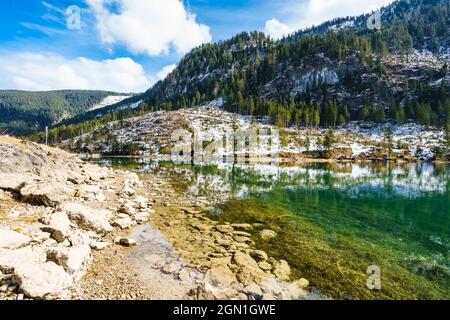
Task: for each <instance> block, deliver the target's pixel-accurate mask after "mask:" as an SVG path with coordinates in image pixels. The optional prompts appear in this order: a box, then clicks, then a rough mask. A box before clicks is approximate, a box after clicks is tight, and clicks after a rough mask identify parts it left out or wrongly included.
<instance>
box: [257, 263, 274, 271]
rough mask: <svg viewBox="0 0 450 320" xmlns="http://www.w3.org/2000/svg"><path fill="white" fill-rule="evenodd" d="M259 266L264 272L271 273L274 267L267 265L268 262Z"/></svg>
mask: <svg viewBox="0 0 450 320" xmlns="http://www.w3.org/2000/svg"><path fill="white" fill-rule="evenodd" d="M258 266H259V267H260V268H261V270H263V271H271V270H272V265H271V264H270V263H267V262H260V263H258Z"/></svg>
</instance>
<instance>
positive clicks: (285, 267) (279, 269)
mask: <svg viewBox="0 0 450 320" xmlns="http://www.w3.org/2000/svg"><path fill="white" fill-rule="evenodd" d="M273 274H274V275H275V276H276V277H277V278H278V279H280V280H282V281H288V280H289V278H290V276H291V268H290V267H289V264H288V263H287V261H285V260H280V261H278V262H277V263H276V264H275V265H274V268H273Z"/></svg>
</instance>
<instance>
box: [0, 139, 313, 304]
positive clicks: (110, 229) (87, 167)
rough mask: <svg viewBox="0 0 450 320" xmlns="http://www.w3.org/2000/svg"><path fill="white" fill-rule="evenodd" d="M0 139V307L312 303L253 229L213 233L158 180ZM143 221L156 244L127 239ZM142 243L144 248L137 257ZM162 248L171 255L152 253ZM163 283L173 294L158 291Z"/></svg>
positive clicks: (140, 236)
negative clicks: (20, 303) (108, 302)
mask: <svg viewBox="0 0 450 320" xmlns="http://www.w3.org/2000/svg"><path fill="white" fill-rule="evenodd" d="M0 139H1V140H0V147H1V148H0V151H1V153H2V157H1V159H2V160H0V166H1V169H2V171H1V172H2V173H1V176H2V177H1V179H0V181H1V182H2V184H1V185H0V190H1V193H0V214H1V215H0V217H1V218H0V228H1V230H0V235H1V236H0V240H1V241H0V270H1V274H0V277H1V285H0V287H1V288H2V290H1V291H0V298H1V299H19V300H21V299H169V298H174V297H175V298H179V299H242V300H247V299H251V300H253V299H299V298H303V299H306V298H310V296H309V294H308V292H307V291H305V290H304V289H305V288H306V287H307V285H308V281H307V280H306V279H297V280H298V281H292V280H295V279H290V268H289V265H288V264H287V263H286V261H283V260H275V259H271V258H270V257H268V256H267V254H266V253H265V252H263V251H259V250H257V248H255V247H254V242H253V240H252V239H251V235H250V234H249V233H247V232H246V231H245V230H248V229H249V228H254V227H256V226H250V225H235V226H233V225H232V224H231V222H230V223H225V224H222V225H218V224H217V223H215V222H213V221H212V220H209V219H207V218H206V217H205V216H204V215H203V214H202V212H203V211H204V210H206V209H208V206H209V204H208V202H207V201H206V200H204V199H203V200H201V201H199V199H183V200H182V199H181V198H180V197H179V196H178V195H177V193H176V192H174V190H173V189H171V188H170V186H169V185H168V184H167V182H165V181H163V180H161V179H159V178H156V177H147V178H146V179H142V180H141V179H140V178H139V177H138V176H137V175H136V174H134V173H132V172H128V171H121V170H112V169H107V168H101V167H98V166H96V165H93V164H89V163H84V162H81V160H78V159H77V158H76V157H74V156H73V155H71V154H67V153H65V152H63V151H60V150H57V149H52V148H48V147H45V146H40V145H37V144H34V143H28V142H22V141H19V140H16V139H13V138H9V137H0ZM149 220H150V225H149V228H151V230H154V231H155V232H153V233H151V232H150V234H154V233H157V234H159V235H158V237H156V238H155V237H154V235H153V236H151V237H149V236H148V235H147V236H146V235H145V233H146V232H147V233H148V230H149V229H145V228H144V229H141V232H137V233H136V231H135V233H134V234H132V232H133V230H134V228H135V226H136V225H138V224H141V225H143V226H145V225H146V223H147V222H148V221H149ZM151 226H152V227H151ZM130 235H131V236H133V237H134V238H136V239H133V238H132V237H130ZM261 236H262V237H266V236H267V237H269V238H270V237H274V236H276V235H274V232H273V231H271V230H261ZM155 239H156V240H155ZM136 240H137V241H136ZM163 240H164V241H165V242H162V241H163ZM149 241H150V243H151V241H157V244H159V247H158V246H157V247H153V246H151V245H150V246H149V245H145V243H146V242H147V243H148V242H149ZM163 244H164V245H163ZM136 245H137V247H136V248H135V246H136ZM141 245H143V246H142V248H149V250H144V251H143V252H142V255H139V254H138V255H136V252H139V250H140V248H141ZM161 246H162V247H164V246H166V247H171V248H172V250H171V252H170V254H166V255H164V254H163V255H161V253H160V255H157V254H155V252H159V251H160V250H158V248H160V247H161ZM162 252H163V253H164V250H163V251H162ZM166 253H167V252H166ZM133 255H134V258H132V257H133ZM174 256H175V257H176V259H175V260H174ZM133 261H134V265H133ZM137 262H139V263H141V264H142V263H144V265H145V266H146V267H147V269H148V268H149V266H151V268H152V269H153V270H154V272H153V273H152V276H151V277H149V276H148V274H145V272H140V271H139V270H142V268H141V269H139V266H138V265H137V264H138V263H137ZM144 269H145V268H144ZM169 279H170V280H171V281H170V282H169V283H171V284H172V285H171V286H170V288H171V290H172V292H173V295H174V296H172V295H171V294H170V292H171V291H170V290H169V289H170V288H169V287H167V286H166V287H165V289H167V290H166V291H164V286H163V287H161V283H164V282H166V283H167V280H169ZM288 281H292V282H288ZM158 284H159V288H161V289H162V291H161V290H154V288H155V286H157V287H158Z"/></svg>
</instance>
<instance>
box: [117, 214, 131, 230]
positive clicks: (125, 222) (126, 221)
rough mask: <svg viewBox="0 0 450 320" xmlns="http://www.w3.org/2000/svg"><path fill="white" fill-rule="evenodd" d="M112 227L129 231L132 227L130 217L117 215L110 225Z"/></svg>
mask: <svg viewBox="0 0 450 320" xmlns="http://www.w3.org/2000/svg"><path fill="white" fill-rule="evenodd" d="M112 225H113V226H116V227H119V228H120V229H122V230H124V229H129V228H131V227H132V226H133V220H131V218H130V216H128V215H126V214H122V215H119V217H118V218H117V219H115V220H114V222H113V223H112Z"/></svg>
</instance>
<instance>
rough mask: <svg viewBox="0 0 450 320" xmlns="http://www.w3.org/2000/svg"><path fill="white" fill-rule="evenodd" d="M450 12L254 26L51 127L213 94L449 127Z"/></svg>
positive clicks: (289, 120)
mask: <svg viewBox="0 0 450 320" xmlns="http://www.w3.org/2000/svg"><path fill="white" fill-rule="evenodd" d="M449 12H450V9H449V0H399V1H396V2H394V3H393V4H391V5H390V6H388V7H385V8H383V9H382V10H381V21H382V24H381V29H380V30H377V29H370V28H367V25H366V23H367V19H368V18H369V14H366V15H362V16H360V17H354V18H351V17H346V18H341V19H336V20H333V21H330V22H326V23H324V24H322V25H320V26H317V27H314V28H311V29H307V30H302V31H299V32H298V33H296V34H293V35H291V36H289V37H287V38H285V39H281V40H278V41H274V40H273V39H270V38H269V37H267V36H266V35H264V34H263V33H260V32H252V33H246V32H245V33H241V34H239V35H237V36H235V37H234V38H232V39H229V40H227V41H221V42H218V43H210V44H205V45H202V46H200V47H198V48H196V49H194V50H192V51H191V52H190V53H188V54H187V55H186V56H185V57H184V58H183V59H182V60H181V61H180V63H179V65H178V67H177V68H176V69H175V70H174V71H173V72H172V73H171V74H170V75H169V76H168V77H167V78H166V79H165V80H164V81H160V82H159V83H157V84H156V85H155V86H154V87H152V88H151V89H149V90H148V91H147V92H146V93H144V94H142V95H138V96H135V97H133V98H132V99H131V100H125V101H124V102H123V103H121V104H118V105H116V106H114V107H112V108H108V109H105V111H104V112H103V113H98V112H96V113H89V114H85V115H80V116H79V117H77V118H75V119H72V120H70V121H68V122H65V123H64V126H63V127H59V128H56V129H55V130H54V131H53V132H52V134H53V136H57V137H59V138H60V139H67V138H71V137H73V134H74V132H75V133H76V132H79V131H80V129H81V128H82V129H92V128H95V127H97V126H98V125H101V124H104V123H107V122H109V121H113V120H118V119H123V118H126V117H131V116H136V115H140V114H143V113H147V112H151V111H155V110H177V109H180V108H185V107H192V106H196V105H201V104H203V103H207V102H210V101H216V104H217V102H218V103H220V104H221V105H223V107H224V108H225V110H227V111H231V112H236V113H240V114H244V115H251V116H252V117H253V118H255V119H268V120H269V122H271V123H273V124H276V125H278V126H282V127H286V126H306V127H317V126H322V127H335V126H338V125H344V124H346V123H347V122H349V121H352V120H363V121H370V122H375V123H384V122H386V121H388V120H391V121H395V122H396V123H399V124H401V123H405V122H408V121H415V122H417V123H419V124H422V125H426V126H438V127H446V126H447V125H448V123H449V122H450V121H449V119H450V99H449V98H450V75H449V69H448V61H449V57H450V28H449V27H450V19H449ZM127 108H128V109H127ZM114 110H119V111H117V112H113V111H114ZM38 138H39V139H41V138H42V137H41V136H39V137H38Z"/></svg>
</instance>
